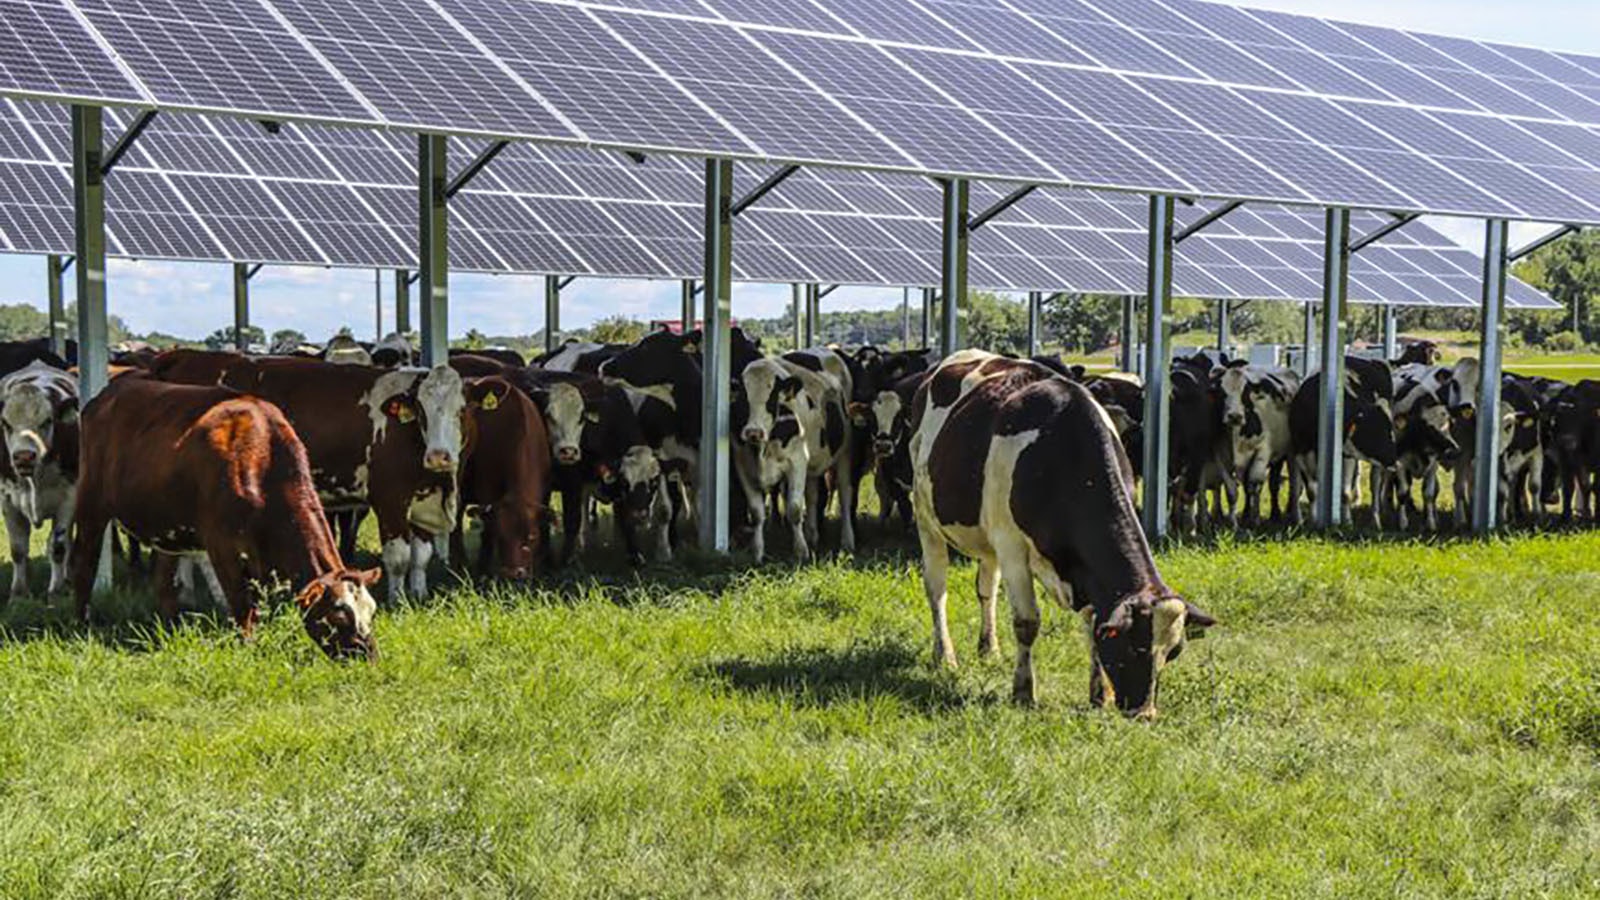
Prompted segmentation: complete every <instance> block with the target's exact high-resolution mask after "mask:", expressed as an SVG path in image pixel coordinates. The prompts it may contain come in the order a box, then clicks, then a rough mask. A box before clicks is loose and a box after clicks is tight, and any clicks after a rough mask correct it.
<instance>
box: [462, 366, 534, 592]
mask: <svg viewBox="0 0 1600 900" xmlns="http://www.w3.org/2000/svg"><path fill="white" fill-rule="evenodd" d="M452 362H453V361H452ZM467 408H468V409H469V410H470V411H471V414H472V419H473V423H474V431H475V436H474V441H473V443H472V449H471V452H469V453H468V454H467V458H466V461H465V463H464V464H463V466H462V471H461V507H462V509H463V511H465V509H466V508H467V507H468V506H475V507H477V508H478V509H479V510H480V511H481V512H482V515H483V520H484V536H483V549H482V552H481V553H480V554H479V557H478V560H479V568H480V571H481V573H482V574H484V575H488V574H489V565H490V562H491V560H495V561H498V563H499V569H498V570H497V574H498V575H499V576H500V577H501V578H506V579H511V580H517V581H520V580H523V579H526V578H530V577H532V575H533V573H534V569H535V567H536V566H537V560H538V558H539V553H540V550H541V544H542V543H543V537H544V530H543V516H544V510H545V502H546V498H547V496H548V494H549V490H550V465H551V463H550V443H549V442H550V438H549V436H548V435H546V433H545V427H544V417H543V416H541V415H540V414H539V408H538V407H537V406H535V405H534V403H533V401H532V400H530V399H528V396H527V395H526V394H524V393H523V392H522V391H519V390H517V389H516V388H515V387H513V386H512V384H511V382H509V381H507V380H506V379H504V378H480V379H478V380H475V381H472V382H469V383H468V384H467ZM460 538H461V529H460V528H459V527H458V528H457V529H456V532H455V535H454V536H453V537H452V540H453V541H455V542H456V547H457V555H458V556H461V553H460V550H461V544H460Z"/></svg>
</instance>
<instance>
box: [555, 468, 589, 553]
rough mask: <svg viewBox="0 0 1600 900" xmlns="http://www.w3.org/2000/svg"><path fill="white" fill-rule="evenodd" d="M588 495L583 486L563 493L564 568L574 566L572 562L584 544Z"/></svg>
mask: <svg viewBox="0 0 1600 900" xmlns="http://www.w3.org/2000/svg"><path fill="white" fill-rule="evenodd" d="M586 493H587V492H586V491H585V490H584V489H583V488H582V487H581V486H579V487H573V488H569V489H566V490H563V491H562V492H561V566H562V568H566V567H567V566H570V565H572V560H573V559H574V558H575V557H577V555H578V549H579V546H580V545H581V544H582V543H583V506H584V504H585V503H586V502H587V497H586Z"/></svg>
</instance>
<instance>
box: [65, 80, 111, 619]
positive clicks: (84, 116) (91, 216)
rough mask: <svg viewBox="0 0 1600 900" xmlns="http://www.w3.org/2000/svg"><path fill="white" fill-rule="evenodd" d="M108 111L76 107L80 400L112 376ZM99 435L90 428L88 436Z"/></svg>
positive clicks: (98, 582)
mask: <svg viewBox="0 0 1600 900" xmlns="http://www.w3.org/2000/svg"><path fill="white" fill-rule="evenodd" d="M104 153H105V128H104V117H103V115H102V111H101V109H100V107H98V106H74V107H73V108H72V209H73V240H74V243H75V244H76V248H75V249H76V252H77V263H76V265H77V287H78V403H79V406H80V407H82V406H87V405H88V404H89V401H90V400H92V399H94V397H95V396H96V395H97V394H99V393H100V392H101V391H103V390H105V387H106V385H107V384H108V383H109V382H110V378H111V346H110V334H111V333H110V328H109V326H108V316H107V311H106V188H105V175H104V162H103V157H104ZM98 437H99V436H97V435H94V434H84V435H83V437H82V439H83V440H86V441H93V440H97V439H98ZM111 586H112V581H111V532H110V531H109V530H108V531H107V532H106V539H105V543H104V544H102V545H101V548H100V567H99V570H98V571H97V572H96V573H95V581H94V587H95V591H96V592H100V591H105V590H109V589H110V588H111Z"/></svg>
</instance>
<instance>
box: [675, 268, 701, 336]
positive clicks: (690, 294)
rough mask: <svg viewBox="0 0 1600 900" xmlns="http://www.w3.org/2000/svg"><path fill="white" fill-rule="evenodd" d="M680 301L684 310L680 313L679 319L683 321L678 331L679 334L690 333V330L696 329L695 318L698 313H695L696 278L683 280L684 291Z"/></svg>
mask: <svg viewBox="0 0 1600 900" xmlns="http://www.w3.org/2000/svg"><path fill="white" fill-rule="evenodd" d="M680 301H681V303H680V308H681V310H682V312H680V313H679V315H678V321H679V322H680V323H681V324H680V325H679V326H678V328H679V332H678V333H679V334H688V333H689V332H691V331H693V330H694V326H695V320H696V318H697V314H696V313H695V310H694V280H693V279H689V280H686V281H684V282H683V291H682V296H681V297H680Z"/></svg>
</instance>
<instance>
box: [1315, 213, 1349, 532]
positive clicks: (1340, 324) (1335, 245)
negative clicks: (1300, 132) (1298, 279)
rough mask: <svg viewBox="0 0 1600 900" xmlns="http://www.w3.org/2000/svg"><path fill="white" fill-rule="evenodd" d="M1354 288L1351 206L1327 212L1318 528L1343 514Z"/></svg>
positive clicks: (1336, 522) (1340, 519)
mask: <svg viewBox="0 0 1600 900" xmlns="http://www.w3.org/2000/svg"><path fill="white" fill-rule="evenodd" d="M1349 288H1350V210H1348V209H1330V210H1328V212H1327V217H1326V226H1325V229H1324V234H1323V246H1322V396H1321V398H1320V399H1321V404H1320V408H1321V416H1320V418H1318V420H1317V504H1316V510H1315V521H1316V524H1317V526H1318V527H1319V528H1334V527H1337V526H1338V525H1339V524H1340V523H1341V522H1343V520H1344V514H1345V512H1346V510H1345V508H1344V314H1345V300H1346V297H1347V295H1348V293H1349Z"/></svg>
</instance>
